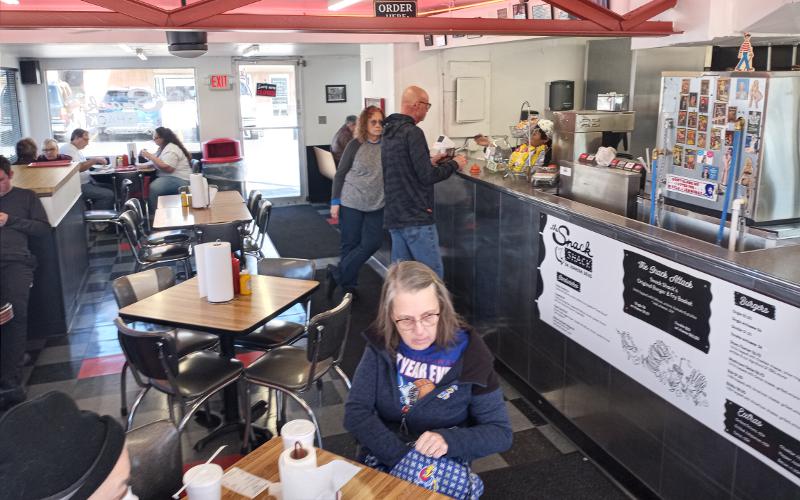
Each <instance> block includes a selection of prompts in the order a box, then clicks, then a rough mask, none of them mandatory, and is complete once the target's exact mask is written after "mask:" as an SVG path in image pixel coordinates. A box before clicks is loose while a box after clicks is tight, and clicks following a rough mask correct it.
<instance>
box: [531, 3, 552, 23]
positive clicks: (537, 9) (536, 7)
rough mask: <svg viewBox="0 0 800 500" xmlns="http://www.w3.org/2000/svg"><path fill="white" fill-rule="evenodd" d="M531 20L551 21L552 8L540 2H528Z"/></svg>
mask: <svg viewBox="0 0 800 500" xmlns="http://www.w3.org/2000/svg"><path fill="white" fill-rule="evenodd" d="M530 6H531V19H553V8H552V7H551V6H550V4H549V3H546V2H543V1H542V0H534V1H532V2H530Z"/></svg>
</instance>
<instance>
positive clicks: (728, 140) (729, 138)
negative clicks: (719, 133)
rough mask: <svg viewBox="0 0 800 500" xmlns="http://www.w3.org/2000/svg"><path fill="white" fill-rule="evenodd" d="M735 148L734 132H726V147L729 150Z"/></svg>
mask: <svg viewBox="0 0 800 500" xmlns="http://www.w3.org/2000/svg"><path fill="white" fill-rule="evenodd" d="M731 146H733V130H726V131H725V147H726V148H729V147H731Z"/></svg>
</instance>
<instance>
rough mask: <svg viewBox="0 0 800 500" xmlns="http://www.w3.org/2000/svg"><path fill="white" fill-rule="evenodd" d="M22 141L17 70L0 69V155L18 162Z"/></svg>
mask: <svg viewBox="0 0 800 500" xmlns="http://www.w3.org/2000/svg"><path fill="white" fill-rule="evenodd" d="M20 139H22V124H21V123H20V120H19V101H18V99H17V70H16V69H11V68H0V155H3V156H5V157H6V158H8V159H9V160H11V161H12V162H13V161H14V160H16V145H17V141H19V140H20Z"/></svg>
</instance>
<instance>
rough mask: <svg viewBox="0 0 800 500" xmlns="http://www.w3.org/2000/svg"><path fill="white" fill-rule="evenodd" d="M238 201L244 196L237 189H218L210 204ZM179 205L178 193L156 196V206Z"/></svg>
mask: <svg viewBox="0 0 800 500" xmlns="http://www.w3.org/2000/svg"><path fill="white" fill-rule="evenodd" d="M239 203H244V198H242V195H241V194H239V191H220V192H218V193H217V195H216V196H215V197H214V201H213V202H211V205H213V206H216V205H237V204H239ZM180 206H181V195H179V194H168V195H165V196H159V197H158V207H157V208H180Z"/></svg>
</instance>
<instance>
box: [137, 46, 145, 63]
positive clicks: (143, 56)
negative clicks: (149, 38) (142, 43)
mask: <svg viewBox="0 0 800 500" xmlns="http://www.w3.org/2000/svg"><path fill="white" fill-rule="evenodd" d="M136 57H138V58H139V59H141V60H142V61H146V60H147V56H146V55H144V50H142V49H136Z"/></svg>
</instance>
